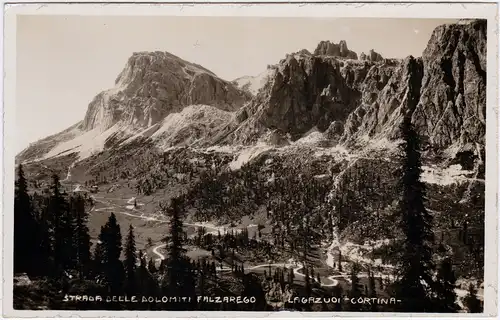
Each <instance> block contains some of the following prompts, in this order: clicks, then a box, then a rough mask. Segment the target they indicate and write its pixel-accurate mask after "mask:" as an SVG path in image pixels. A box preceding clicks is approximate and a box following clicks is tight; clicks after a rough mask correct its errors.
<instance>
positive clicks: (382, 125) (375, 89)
mask: <svg viewBox="0 0 500 320" xmlns="http://www.w3.org/2000/svg"><path fill="white" fill-rule="evenodd" d="M386 65H387V61H386V60H384V61H383V63H382V64H380V65H378V64H377V65H375V66H374V67H372V69H370V71H369V72H368V76H367V79H369V78H370V75H376V77H373V79H380V74H379V73H380V72H382V70H383V69H385V71H384V72H387V71H388V69H387V68H386V67H385V66H386ZM388 76H389V79H388V81H387V82H385V84H383V83H378V84H375V83H372V82H370V81H368V80H365V82H364V88H363V89H362V92H363V98H362V99H361V101H362V103H361V104H360V105H359V106H358V107H357V108H356V110H355V111H354V112H353V113H352V114H351V115H350V116H349V119H348V120H347V122H346V125H345V131H344V134H343V137H342V140H343V141H344V142H348V141H356V140H359V139H360V138H363V137H364V139H365V140H366V138H368V139H377V138H389V139H393V138H397V127H398V126H399V124H400V122H401V120H402V115H403V114H404V113H407V112H409V113H410V114H411V116H412V122H413V123H414V125H415V127H416V128H417V130H418V131H419V133H420V135H421V137H422V138H423V139H424V140H425V141H426V142H427V143H428V144H429V145H430V146H431V147H432V148H433V150H436V151H439V152H444V154H447V155H449V156H451V157H453V156H455V155H456V154H457V153H459V152H464V151H467V152H472V153H474V154H475V155H476V157H481V156H480V154H481V153H482V152H483V151H482V150H484V137H485V128H486V122H485V121H486V116H485V113H486V110H485V109H486V100H485V99H486V21H472V22H468V23H464V24H450V25H442V26H439V27H437V28H436V29H435V30H434V32H433V34H432V36H431V38H430V40H429V42H428V44H427V47H426V48H425V50H424V52H423V54H422V58H413V57H408V58H406V59H404V60H403V61H402V63H401V64H400V65H399V66H398V67H396V68H393V70H392V71H391V72H390V74H388ZM371 83H372V84H371Z"/></svg>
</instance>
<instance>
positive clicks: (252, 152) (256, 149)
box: [229, 142, 273, 170]
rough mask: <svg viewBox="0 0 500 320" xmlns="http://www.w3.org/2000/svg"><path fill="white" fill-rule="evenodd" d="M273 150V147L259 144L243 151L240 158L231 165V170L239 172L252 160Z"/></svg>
mask: <svg viewBox="0 0 500 320" xmlns="http://www.w3.org/2000/svg"><path fill="white" fill-rule="evenodd" d="M272 148H273V147H272V146H270V145H268V144H265V143H263V142H258V143H257V144H256V145H255V146H253V147H250V148H248V149H244V150H243V151H241V152H240V154H239V155H238V157H237V158H236V159H235V160H233V161H232V162H231V163H230V164H229V168H231V170H238V169H240V168H241V167H242V166H243V165H244V164H245V163H248V162H249V161H250V160H252V159H254V158H256V157H257V156H259V155H260V154H262V153H264V152H266V151H268V150H270V149H272Z"/></svg>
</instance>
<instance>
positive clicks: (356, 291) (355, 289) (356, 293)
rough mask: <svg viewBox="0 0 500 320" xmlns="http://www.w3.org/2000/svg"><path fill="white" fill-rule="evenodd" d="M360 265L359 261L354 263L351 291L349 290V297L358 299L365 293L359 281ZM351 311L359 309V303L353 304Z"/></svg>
mask: <svg viewBox="0 0 500 320" xmlns="http://www.w3.org/2000/svg"><path fill="white" fill-rule="evenodd" d="M359 269H360V267H359V265H358V264H357V263H353V264H352V267H351V291H350V292H349V298H354V299H357V298H359V297H361V296H362V295H363V289H362V286H361V283H360V282H359V278H358V273H359ZM349 309H350V310H351V311H359V310H360V309H361V308H360V305H359V304H351V305H350V308H349Z"/></svg>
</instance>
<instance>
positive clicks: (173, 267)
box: [160, 197, 196, 309]
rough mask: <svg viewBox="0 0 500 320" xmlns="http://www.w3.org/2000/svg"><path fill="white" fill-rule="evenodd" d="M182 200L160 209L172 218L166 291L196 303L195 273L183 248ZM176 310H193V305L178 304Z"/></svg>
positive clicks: (168, 246) (168, 243) (162, 206)
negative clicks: (190, 298)
mask: <svg viewBox="0 0 500 320" xmlns="http://www.w3.org/2000/svg"><path fill="white" fill-rule="evenodd" d="M182 205H183V199H182V198H180V197H179V198H173V199H172V200H171V203H170V205H169V206H165V205H164V204H162V205H161V206H160V209H161V211H162V212H163V213H165V214H167V215H168V216H169V217H170V223H169V224H170V233H169V236H168V237H166V240H167V251H168V258H167V260H166V268H167V270H166V271H167V276H166V279H167V281H168V283H166V284H164V290H165V291H166V293H167V294H168V295H173V296H183V297H192V300H194V302H196V299H195V296H196V291H195V289H196V288H195V286H196V280H195V277H194V272H193V270H192V266H191V263H190V261H189V260H188V258H187V257H186V255H185V253H186V249H184V247H183V241H184V230H183V228H182V227H183V223H182V217H181V214H182V212H181V211H182ZM173 307H174V308H175V309H191V308H192V307H193V305H192V304H191V305H187V304H176V305H174V306H173Z"/></svg>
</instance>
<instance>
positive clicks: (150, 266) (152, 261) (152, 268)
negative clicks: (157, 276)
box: [148, 258, 158, 273]
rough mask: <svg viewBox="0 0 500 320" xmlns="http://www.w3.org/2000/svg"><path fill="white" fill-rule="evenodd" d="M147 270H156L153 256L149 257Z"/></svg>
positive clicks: (152, 271)
mask: <svg viewBox="0 0 500 320" xmlns="http://www.w3.org/2000/svg"><path fill="white" fill-rule="evenodd" d="M148 270H149V272H151V273H155V272H156V271H158V270H156V265H155V262H154V260H153V258H150V259H149V262H148Z"/></svg>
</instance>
